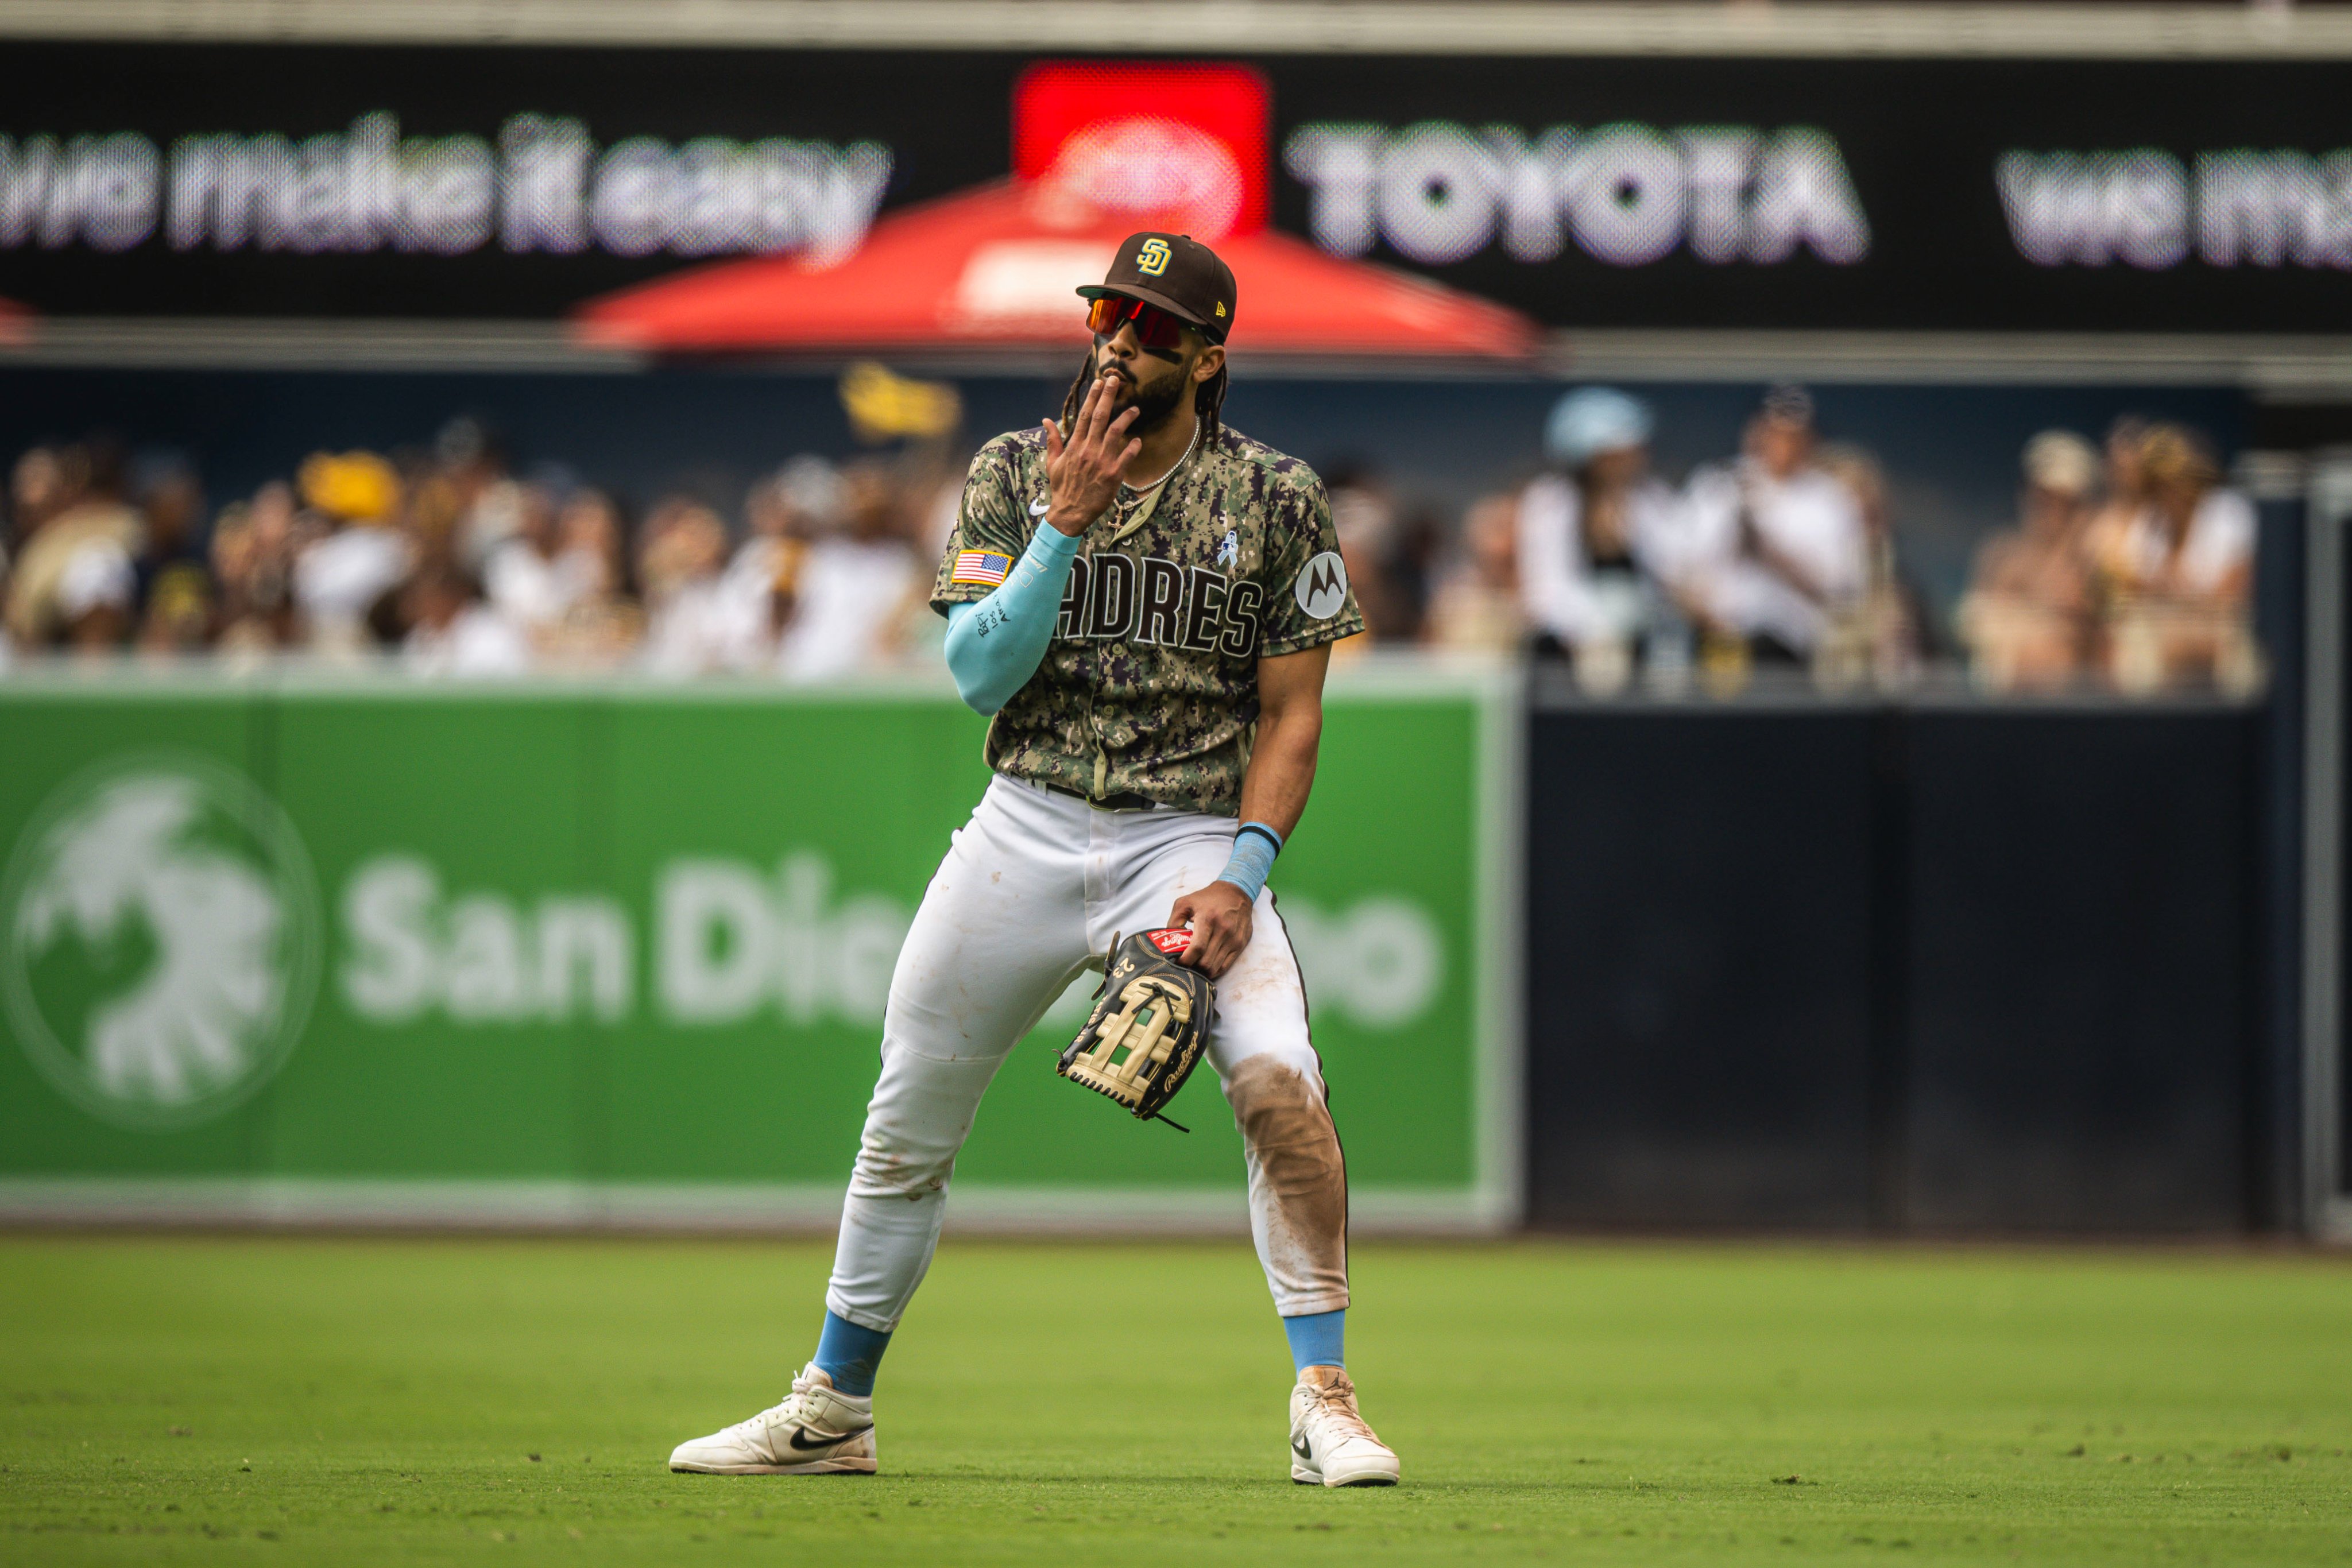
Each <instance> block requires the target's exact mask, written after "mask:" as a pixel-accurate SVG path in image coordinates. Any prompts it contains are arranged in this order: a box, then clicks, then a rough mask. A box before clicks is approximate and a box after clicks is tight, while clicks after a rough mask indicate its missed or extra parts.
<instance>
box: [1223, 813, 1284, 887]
mask: <svg viewBox="0 0 2352 1568" xmlns="http://www.w3.org/2000/svg"><path fill="white" fill-rule="evenodd" d="M1280 852H1282V835H1281V834H1280V833H1277V832H1276V831H1274V830H1273V829H1272V828H1269V827H1267V826H1266V825H1265V823H1264V822H1244V823H1243V824H1242V825H1241V831H1239V832H1236V833H1235V834H1234V853H1233V858H1232V859H1231V860H1228V861H1227V862H1225V869H1224V870H1223V871H1221V872H1219V873H1217V880H1218V881H1219V882H1229V883H1233V884H1234V886H1235V887H1238V888H1240V889H1241V890H1242V892H1243V893H1244V894H1247V895H1248V897H1249V900H1250V902H1251V903H1253V904H1255V903H1256V902H1257V895H1258V894H1259V893H1260V892H1261V891H1262V890H1263V889H1264V888H1265V879H1266V875H1267V873H1270V872H1272V871H1273V870H1274V857H1275V856H1276V855H1277V854H1279V853H1280Z"/></svg>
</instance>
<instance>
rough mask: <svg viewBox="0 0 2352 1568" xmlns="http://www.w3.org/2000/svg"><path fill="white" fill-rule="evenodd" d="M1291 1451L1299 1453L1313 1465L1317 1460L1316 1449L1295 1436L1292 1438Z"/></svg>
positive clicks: (1300, 1456) (1302, 1458)
mask: <svg viewBox="0 0 2352 1568" xmlns="http://www.w3.org/2000/svg"><path fill="white" fill-rule="evenodd" d="M1290 1451H1291V1452H1292V1453H1294V1454H1297V1456H1298V1457H1299V1458H1300V1459H1301V1460H1302V1461H1304V1462H1305V1463H1307V1464H1310V1465H1311V1464H1313V1463H1314V1462H1315V1450H1313V1449H1312V1448H1308V1447H1307V1445H1306V1444H1304V1443H1302V1442H1300V1441H1299V1440H1298V1439H1297V1438H1296V1437H1293V1438H1292V1439H1291V1440H1290Z"/></svg>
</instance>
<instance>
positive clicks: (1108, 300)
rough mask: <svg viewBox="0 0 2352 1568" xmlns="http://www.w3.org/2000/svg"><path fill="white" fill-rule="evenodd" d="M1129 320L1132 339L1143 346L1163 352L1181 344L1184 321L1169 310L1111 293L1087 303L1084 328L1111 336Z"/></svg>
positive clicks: (1100, 335)
mask: <svg viewBox="0 0 2352 1568" xmlns="http://www.w3.org/2000/svg"><path fill="white" fill-rule="evenodd" d="M1130 321H1132V322H1133V323H1135V340H1136V342H1137V343H1138V344H1139V346H1141V347H1143V348H1146V349H1151V350H1158V351H1160V352H1161V353H1165V352H1167V351H1169V350H1172V349H1181V348H1182V347H1183V346H1184V329H1185V327H1186V326H1187V325H1188V323H1187V322H1186V321H1185V320H1184V319H1183V318H1181V317H1180V316H1178V315H1176V314H1174V313H1173V312H1172V311H1168V310H1162V309H1161V308H1160V307H1159V306H1157V305H1146V304H1145V303H1144V302H1143V301H1142V300H1140V299H1122V298H1119V297H1118V296H1117V295H1115V294H1105V295H1102V296H1100V297H1099V298H1095V299H1093V300H1090V301H1088V303H1087V329H1088V330H1089V331H1091V332H1093V333H1094V335H1095V336H1096V337H1097V338H1109V337H1114V336H1116V335H1117V334H1118V329H1120V328H1121V327H1124V326H1126V325H1127V324H1128V323H1129V322H1130Z"/></svg>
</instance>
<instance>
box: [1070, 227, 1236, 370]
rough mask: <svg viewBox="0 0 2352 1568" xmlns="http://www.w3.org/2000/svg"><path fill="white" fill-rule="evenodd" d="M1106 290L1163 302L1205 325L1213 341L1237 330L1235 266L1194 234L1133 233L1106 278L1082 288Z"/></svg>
mask: <svg viewBox="0 0 2352 1568" xmlns="http://www.w3.org/2000/svg"><path fill="white" fill-rule="evenodd" d="M1106 294H1110V295H1116V296H1118V297H1119V298H1125V299H1140V300H1142V301H1143V302H1144V303H1145V304H1146V305H1157V306H1158V307H1160V308H1161V309H1162V310H1165V311H1168V312H1169V313H1170V314H1171V315H1173V316H1176V317H1179V318H1181V319H1183V320H1186V321H1190V322H1191V323H1192V325H1193V326H1195V327H1198V328H1199V329H1201V330H1202V333H1203V334H1204V335H1205V336H1206V337H1207V338H1208V340H1209V341H1211V342H1212V343H1222V342H1223V341H1224V340H1225V334H1226V333H1227V332H1228V331H1230V330H1232V329H1233V324H1234V269H1233V268H1232V267H1227V266H1226V265H1225V264H1224V263H1223V262H1222V261H1220V260H1218V259H1217V253H1216V252H1215V251H1213V250H1211V249H1210V248H1209V247H1208V246H1204V245H1202V243H1201V242H1200V241H1199V240H1196V239H1194V238H1193V237H1192V235H1168V234H1153V233H1150V232H1148V231H1147V232H1145V233H1143V234H1139V235H1128V236H1127V238H1125V239H1124V240H1121V241H1120V242H1119V246H1118V255H1117V256H1113V257H1111V263H1110V271H1109V272H1108V273H1106V274H1105V275H1104V276H1103V280H1102V282H1101V283H1100V284H1099V285H1097V284H1091V283H1090V284H1087V285H1086V286H1085V287H1082V288H1080V289H1079V290H1078V296H1079V298H1083V299H1099V298H1102V297H1103V296H1104V295H1106Z"/></svg>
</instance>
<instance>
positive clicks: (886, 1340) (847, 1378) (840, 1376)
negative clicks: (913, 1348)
mask: <svg viewBox="0 0 2352 1568" xmlns="http://www.w3.org/2000/svg"><path fill="white" fill-rule="evenodd" d="M889 1346H890V1336H889V1335H888V1334H887V1333H883V1332H882V1331H881V1330H879V1329H869V1328H861V1327H860V1326H858V1325H857V1324H856V1323H854V1322H850V1321H849V1320H848V1319H847V1318H837V1317H835V1316H834V1315H833V1314H832V1313H831V1312H827V1313H825V1314H824V1333H820V1334H819V1335H817V1341H816V1355H815V1357H814V1360H815V1362H816V1368H817V1370H818V1371H819V1372H822V1373H824V1375H826V1376H827V1377H830V1378H832V1379H833V1385H834V1386H835V1388H838V1389H840V1390H841V1391H842V1392H843V1393H844V1394H846V1395H850V1396H853V1397H855V1398H859V1399H863V1398H864V1397H866V1396H867V1395H869V1394H871V1393H873V1392H874V1374H875V1372H876V1371H877V1369H879V1368H880V1366H881V1365H882V1353H883V1352H884V1351H885V1350H887V1349H888V1348H889Z"/></svg>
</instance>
